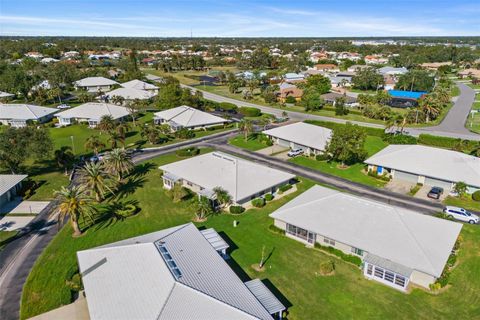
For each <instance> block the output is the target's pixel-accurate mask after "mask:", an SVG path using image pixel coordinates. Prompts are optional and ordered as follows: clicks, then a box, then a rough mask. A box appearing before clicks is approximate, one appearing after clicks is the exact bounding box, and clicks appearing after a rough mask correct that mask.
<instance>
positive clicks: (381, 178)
mask: <svg viewBox="0 0 480 320" xmlns="http://www.w3.org/2000/svg"><path fill="white" fill-rule="evenodd" d="M368 175H369V176H370V177H374V178H375V179H380V180H383V181H390V179H391V178H390V176H387V175H386V174H382V175H380V174H378V173H377V172H376V171H368Z"/></svg>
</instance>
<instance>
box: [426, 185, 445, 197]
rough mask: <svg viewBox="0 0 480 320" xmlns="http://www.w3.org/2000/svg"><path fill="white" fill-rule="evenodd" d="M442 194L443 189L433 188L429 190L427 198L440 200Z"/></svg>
mask: <svg viewBox="0 0 480 320" xmlns="http://www.w3.org/2000/svg"><path fill="white" fill-rule="evenodd" d="M442 194H443V188H440V187H433V188H432V189H430V192H429V193H428V194H427V197H429V198H432V199H440V197H441V196H442Z"/></svg>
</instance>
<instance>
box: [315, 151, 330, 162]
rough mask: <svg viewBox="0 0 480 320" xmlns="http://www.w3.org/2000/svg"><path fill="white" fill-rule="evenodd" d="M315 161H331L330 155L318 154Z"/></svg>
mask: <svg viewBox="0 0 480 320" xmlns="http://www.w3.org/2000/svg"><path fill="white" fill-rule="evenodd" d="M315 159H316V160H317V161H326V160H328V159H329V157H328V154H327V153H320V154H317V155H316V156H315Z"/></svg>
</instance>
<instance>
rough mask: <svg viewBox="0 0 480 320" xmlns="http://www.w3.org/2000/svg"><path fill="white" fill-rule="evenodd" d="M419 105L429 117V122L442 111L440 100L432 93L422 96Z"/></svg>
mask: <svg viewBox="0 0 480 320" xmlns="http://www.w3.org/2000/svg"><path fill="white" fill-rule="evenodd" d="M418 106H419V107H420V109H421V110H422V111H423V113H424V114H425V116H426V117H427V122H429V121H430V119H435V118H436V117H437V116H438V115H439V113H440V110H439V108H438V101H437V99H435V97H433V96H432V95H427V96H425V97H423V98H421V99H420V100H419V102H418Z"/></svg>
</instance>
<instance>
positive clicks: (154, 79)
mask: <svg viewBox="0 0 480 320" xmlns="http://www.w3.org/2000/svg"><path fill="white" fill-rule="evenodd" d="M145 78H147V79H148V80H150V81H161V80H163V78H162V77H159V76H156V75H154V74H147V75H146V76H145Z"/></svg>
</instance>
